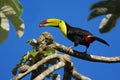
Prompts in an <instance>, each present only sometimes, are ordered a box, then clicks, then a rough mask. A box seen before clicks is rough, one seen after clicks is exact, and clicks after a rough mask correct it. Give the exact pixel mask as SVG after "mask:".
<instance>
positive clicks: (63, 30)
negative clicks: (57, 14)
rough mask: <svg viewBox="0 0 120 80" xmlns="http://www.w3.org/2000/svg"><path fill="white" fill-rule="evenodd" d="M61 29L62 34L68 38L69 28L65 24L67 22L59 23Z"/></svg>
mask: <svg viewBox="0 0 120 80" xmlns="http://www.w3.org/2000/svg"><path fill="white" fill-rule="evenodd" d="M59 28H60V30H61V32H62V33H63V34H64V35H65V36H67V26H66V24H65V22H64V21H63V20H61V21H60V23H59Z"/></svg>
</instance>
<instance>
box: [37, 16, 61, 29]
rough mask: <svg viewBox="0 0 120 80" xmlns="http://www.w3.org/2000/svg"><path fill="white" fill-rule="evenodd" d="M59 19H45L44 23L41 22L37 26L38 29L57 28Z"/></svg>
mask: <svg viewBox="0 0 120 80" xmlns="http://www.w3.org/2000/svg"><path fill="white" fill-rule="evenodd" d="M59 22H60V20H59V19H55V18H50V19H46V20H44V21H42V22H41V23H40V24H39V26H40V27H45V26H51V27H58V26H59Z"/></svg>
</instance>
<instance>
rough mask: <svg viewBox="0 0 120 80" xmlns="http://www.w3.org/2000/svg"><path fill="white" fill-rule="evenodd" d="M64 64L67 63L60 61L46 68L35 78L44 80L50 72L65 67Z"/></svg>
mask: <svg viewBox="0 0 120 80" xmlns="http://www.w3.org/2000/svg"><path fill="white" fill-rule="evenodd" d="M64 65H65V63H64V62H63V61H60V62H58V63H57V64H55V65H53V66H51V67H49V68H48V69H47V70H45V71H44V72H43V73H41V74H40V75H38V76H37V77H36V78H35V79H33V80H43V79H44V78H45V77H46V76H47V75H49V74H50V73H52V72H54V71H55V70H57V69H59V68H61V67H63V66H64Z"/></svg>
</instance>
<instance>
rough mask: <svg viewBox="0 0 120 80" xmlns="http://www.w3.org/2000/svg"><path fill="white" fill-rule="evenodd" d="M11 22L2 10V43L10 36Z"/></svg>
mask: <svg viewBox="0 0 120 80" xmlns="http://www.w3.org/2000/svg"><path fill="white" fill-rule="evenodd" d="M8 31H9V23H8V19H7V17H6V16H5V15H4V14H3V13H2V12H1V11H0V43H3V42H4V41H5V40H6V39H7V37H8Z"/></svg>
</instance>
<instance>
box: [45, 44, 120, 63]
mask: <svg viewBox="0 0 120 80" xmlns="http://www.w3.org/2000/svg"><path fill="white" fill-rule="evenodd" d="M47 47H48V48H54V49H56V50H58V51H61V52H64V53H66V54H68V55H71V56H74V57H76V58H79V59H83V60H87V61H92V62H103V63H118V62H120V56H117V57H104V56H96V55H90V54H85V53H83V52H79V51H76V50H72V49H70V48H68V47H66V46H64V45H61V44H58V43H54V44H51V45H49V46H47Z"/></svg>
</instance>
